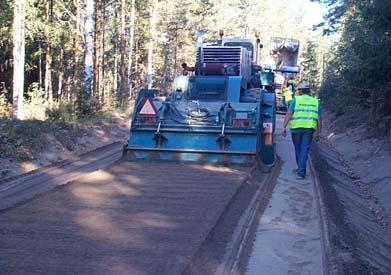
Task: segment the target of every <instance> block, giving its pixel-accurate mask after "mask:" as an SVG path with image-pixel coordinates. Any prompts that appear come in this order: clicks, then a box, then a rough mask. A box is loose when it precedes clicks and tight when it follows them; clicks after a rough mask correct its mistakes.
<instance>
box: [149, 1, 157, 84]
mask: <svg viewBox="0 0 391 275" xmlns="http://www.w3.org/2000/svg"><path fill="white" fill-rule="evenodd" d="M157 3H158V1H157V0H153V2H152V7H151V12H150V14H151V15H150V21H149V22H150V23H149V24H150V25H149V27H150V29H149V35H150V39H149V43H148V65H147V87H148V89H152V82H153V47H154V43H153V42H154V39H155V32H156V30H155V29H156V17H157Z"/></svg>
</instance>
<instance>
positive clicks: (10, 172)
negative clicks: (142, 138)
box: [0, 113, 129, 180]
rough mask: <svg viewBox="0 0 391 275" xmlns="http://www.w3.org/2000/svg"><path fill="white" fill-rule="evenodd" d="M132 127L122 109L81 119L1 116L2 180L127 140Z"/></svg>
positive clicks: (0, 163) (0, 149)
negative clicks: (28, 118) (28, 119)
mask: <svg viewBox="0 0 391 275" xmlns="http://www.w3.org/2000/svg"><path fill="white" fill-rule="evenodd" d="M128 129H129V117H128V115H123V114H118V113H113V114H110V115H106V116H104V117H95V118H90V119H88V120H85V121H79V122H77V123H50V122H46V121H37V120H35V121H16V120H0V180H4V179H7V178H10V177H13V176H17V175H20V174H24V173H27V172H30V171H33V170H36V169H39V168H41V167H43V166H47V165H51V164H53V163H57V162H60V161H63V160H66V159H73V158H75V157H77V156H78V155H81V154H84V153H86V152H90V151H92V150H94V149H96V148H98V147H101V146H104V145H107V144H110V143H113V142H117V141H125V140H126V138H127V137H128Z"/></svg>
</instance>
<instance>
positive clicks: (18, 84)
mask: <svg viewBox="0 0 391 275" xmlns="http://www.w3.org/2000/svg"><path fill="white" fill-rule="evenodd" d="M24 21H25V3H24V0H15V4H14V18H13V27H12V34H13V44H14V45H13V59H14V72H13V74H14V75H13V102H12V114H13V117H14V118H17V119H23V91H24V58H25V39H24V33H25V26H24Z"/></svg>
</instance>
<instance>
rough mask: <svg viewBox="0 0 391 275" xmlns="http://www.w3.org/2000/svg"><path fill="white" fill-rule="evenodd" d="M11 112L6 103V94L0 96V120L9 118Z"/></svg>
mask: <svg viewBox="0 0 391 275" xmlns="http://www.w3.org/2000/svg"><path fill="white" fill-rule="evenodd" d="M11 112H12V107H11V104H9V103H8V100H7V96H6V93H3V94H0V118H10V117H11Z"/></svg>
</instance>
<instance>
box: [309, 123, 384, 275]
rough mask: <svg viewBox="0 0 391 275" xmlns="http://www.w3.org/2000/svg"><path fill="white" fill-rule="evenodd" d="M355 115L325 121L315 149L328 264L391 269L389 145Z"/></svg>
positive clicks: (351, 269) (343, 268)
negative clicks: (326, 239) (322, 132)
mask: <svg viewBox="0 0 391 275" xmlns="http://www.w3.org/2000/svg"><path fill="white" fill-rule="evenodd" d="M359 121H360V119H359V118H357V117H355V118H354V117H349V116H345V117H342V118H339V119H335V118H333V117H332V116H329V117H326V123H325V126H326V127H325V131H324V132H325V133H324V138H323V139H322V141H321V142H318V143H315V144H314V146H313V148H312V152H311V155H312V160H313V164H314V166H315V169H316V173H317V175H318V178H319V180H320V193H321V195H322V197H323V202H324V206H325V209H326V216H327V217H325V218H326V219H327V222H328V231H329V232H328V235H329V236H328V238H329V240H330V242H331V243H330V250H331V251H329V255H331V259H329V260H330V261H331V262H330V263H329V264H330V265H331V266H332V267H333V268H334V269H337V272H339V273H341V274H387V273H388V272H389V271H390V270H391V230H390V217H391V202H390V201H389V199H387V198H389V196H390V195H391V169H389V168H390V165H389V164H390V163H391V144H390V142H389V141H388V140H387V137H386V136H384V137H379V136H374V135H373V133H370V131H369V130H368V128H366V127H365V126H364V125H363V124H361V123H359Z"/></svg>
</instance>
